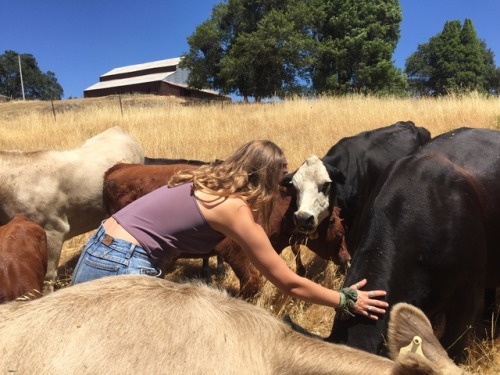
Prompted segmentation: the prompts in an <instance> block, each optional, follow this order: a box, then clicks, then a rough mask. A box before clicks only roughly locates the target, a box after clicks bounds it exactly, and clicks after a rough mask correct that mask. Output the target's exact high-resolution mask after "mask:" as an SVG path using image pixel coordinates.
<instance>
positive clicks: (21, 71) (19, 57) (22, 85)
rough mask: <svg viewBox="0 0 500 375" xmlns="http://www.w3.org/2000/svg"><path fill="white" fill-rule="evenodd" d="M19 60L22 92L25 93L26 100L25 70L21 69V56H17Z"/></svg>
mask: <svg viewBox="0 0 500 375" xmlns="http://www.w3.org/2000/svg"><path fill="white" fill-rule="evenodd" d="M17 57H18V60H19V74H20V76H21V91H22V92H23V100H26V98H25V97H24V83H23V70H22V69H21V55H17Z"/></svg>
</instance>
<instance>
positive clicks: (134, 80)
mask: <svg viewBox="0 0 500 375" xmlns="http://www.w3.org/2000/svg"><path fill="white" fill-rule="evenodd" d="M141 65H142V64H141ZM118 69H119V68H118ZM174 73H175V72H163V73H153V74H146V75H143V76H138V77H130V78H122V79H114V80H111V81H102V82H97V83H96V84H94V85H92V86H90V87H88V88H86V89H85V91H87V90H99V89H107V88H110V87H120V86H129V85H136V84H139V83H146V82H156V81H163V80H164V79H165V78H167V77H168V76H169V75H172V74H174Z"/></svg>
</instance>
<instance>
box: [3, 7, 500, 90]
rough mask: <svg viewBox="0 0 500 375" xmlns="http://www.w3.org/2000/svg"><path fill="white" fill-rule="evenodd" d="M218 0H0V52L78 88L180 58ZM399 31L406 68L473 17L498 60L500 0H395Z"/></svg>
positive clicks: (399, 61) (399, 57) (399, 53)
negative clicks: (20, 56) (423, 48)
mask: <svg viewBox="0 0 500 375" xmlns="http://www.w3.org/2000/svg"><path fill="white" fill-rule="evenodd" d="M219 2H220V1H216V0H183V1H165V0H146V1H133V0H84V1H81V2H80V1H78V2H76V1H68V0H45V1H40V0H22V1H19V0H2V1H1V2H0V10H1V13H2V20H1V21H0V54H3V53H4V52H5V51H6V50H13V51H16V52H18V53H30V54H32V55H33V56H34V57H35V58H36V60H37V62H38V65H39V67H40V69H41V70H42V71H43V72H46V71H49V70H50V71H52V72H54V73H55V75H56V77H57V79H58V81H59V83H60V84H61V86H62V87H63V89H64V98H68V97H83V91H84V90H85V89H86V88H87V87H89V86H91V85H93V84H94V83H96V82H98V80H99V76H100V75H102V74H104V73H106V72H107V71H109V70H111V69H113V68H117V67H121V66H125V65H132V64H140V63H145V62H150V61H155V60H163V59H168V58H172V57H178V56H180V55H182V54H183V53H186V52H187V51H188V49H189V48H188V44H187V37H188V36H189V35H191V34H192V33H193V32H194V30H195V28H196V26H197V25H199V24H200V23H202V22H203V21H205V20H207V19H208V18H210V14H211V10H212V7H213V6H214V5H215V4H217V3H219ZM400 4H401V8H402V11H403V22H402V23H401V38H400V40H399V43H398V46H397V48H396V51H395V53H394V56H393V59H394V61H395V63H396V65H397V66H399V67H404V63H405V60H406V58H407V57H408V56H409V55H410V54H411V53H413V52H415V51H416V49H417V47H418V44H421V43H426V42H428V40H429V38H430V37H431V36H433V35H435V34H437V33H439V32H440V31H441V30H442V29H443V26H444V23H445V22H446V21H449V20H459V21H461V22H463V21H464V19H465V18H470V19H471V20H472V23H473V24H474V27H475V28H476V32H477V34H478V36H479V38H480V39H483V40H485V41H486V44H487V46H488V47H489V48H491V49H492V50H493V52H494V53H495V62H496V64H497V66H498V65H500V31H499V30H500V29H499V27H498V16H499V15H500V1H499V0H475V1H471V0H400Z"/></svg>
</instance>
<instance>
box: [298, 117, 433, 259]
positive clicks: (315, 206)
mask: <svg viewBox="0 0 500 375" xmlns="http://www.w3.org/2000/svg"><path fill="white" fill-rule="evenodd" d="M429 139H430V133H429V131H428V130H427V129H425V128H423V127H418V126H415V124H414V123H413V122H411V121H406V122H397V123H395V124H393V125H389V126H386V127H382V128H378V129H374V130H370V131H366V132H362V133H360V134H358V135H355V136H352V137H347V138H343V139H341V140H340V141H339V142H338V143H337V144H335V145H334V146H333V147H332V148H331V149H330V150H329V151H328V152H327V153H326V155H325V156H324V157H323V158H322V159H320V158H318V157H317V156H312V157H310V158H308V159H307V160H306V161H305V163H304V164H303V165H302V166H301V167H300V168H299V169H298V170H297V171H296V172H295V173H294V174H293V178H292V182H293V185H294V186H295V188H296V190H297V206H298V209H297V211H296V212H295V222H296V225H297V230H298V231H299V232H303V233H305V234H313V233H315V232H317V233H318V234H319V236H321V233H322V232H324V231H325V230H324V228H321V225H323V226H325V225H326V224H325V223H324V220H325V219H326V218H328V217H330V216H331V213H332V210H333V208H334V206H337V205H338V206H339V208H340V216H341V219H342V220H343V224H344V227H345V231H346V233H345V235H346V239H347V249H348V250H349V252H351V251H352V250H351V249H350V248H349V247H350V245H349V232H350V229H351V227H352V226H353V225H354V221H355V220H357V218H359V215H360V212H361V210H362V208H363V206H364V203H365V202H366V200H367V199H368V196H369V194H370V192H371V190H372V189H373V187H374V186H375V183H376V182H377V180H378V178H379V176H380V175H381V174H382V173H383V171H384V170H385V168H386V167H387V166H388V165H390V164H391V163H393V162H394V161H395V160H397V159H399V158H401V157H403V156H406V155H408V154H410V153H411V152H413V151H415V150H417V149H418V148H419V147H421V146H422V145H423V144H425V143H426V142H428V141H429ZM315 237H317V235H315ZM332 252H333V253H336V252H337V250H336V249H332ZM351 255H352V254H351Z"/></svg>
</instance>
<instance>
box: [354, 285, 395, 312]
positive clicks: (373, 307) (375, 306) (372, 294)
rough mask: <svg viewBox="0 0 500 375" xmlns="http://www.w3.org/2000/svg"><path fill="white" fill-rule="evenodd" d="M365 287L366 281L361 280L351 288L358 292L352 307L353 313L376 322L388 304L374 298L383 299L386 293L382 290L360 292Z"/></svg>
mask: <svg viewBox="0 0 500 375" xmlns="http://www.w3.org/2000/svg"><path fill="white" fill-rule="evenodd" d="M365 285H366V279H363V280H361V281H358V282H357V283H355V284H353V285H352V286H351V289H354V290H357V291H358V299H357V301H356V303H355V305H354V313H356V314H359V315H364V316H366V317H367V318H370V319H373V320H378V315H381V314H385V309H386V308H387V307H389V304H388V303H387V302H385V301H380V300H378V299H374V298H377V297H383V296H385V295H386V294H387V293H386V292H385V291H384V290H371V291H368V292H366V291H362V290H360V289H361V288H363V287H364V286H365ZM377 314H378V315H377Z"/></svg>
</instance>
